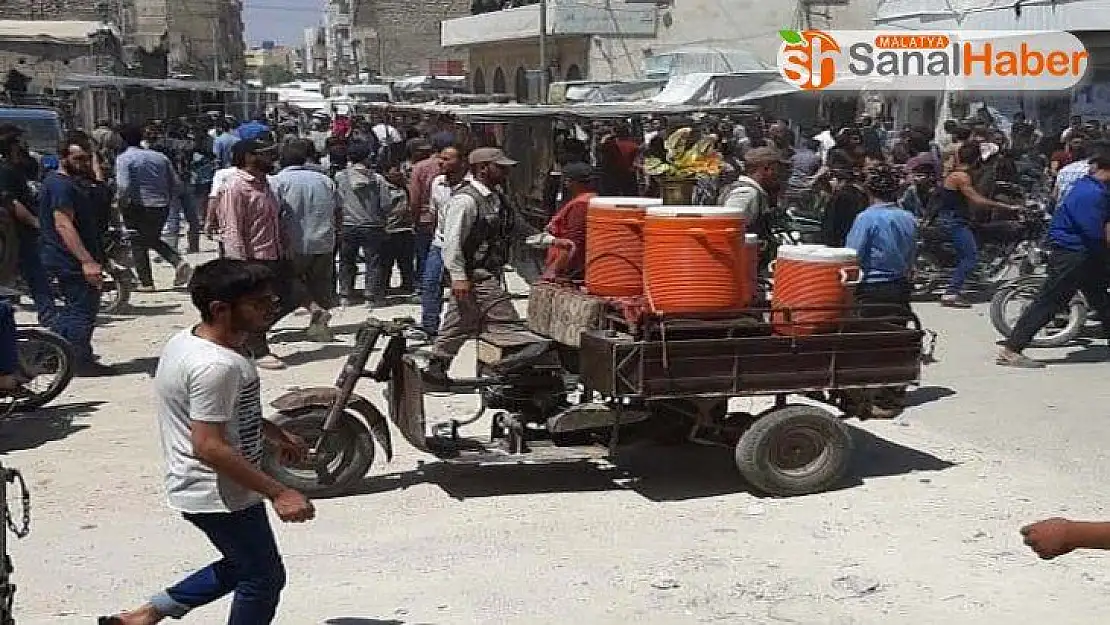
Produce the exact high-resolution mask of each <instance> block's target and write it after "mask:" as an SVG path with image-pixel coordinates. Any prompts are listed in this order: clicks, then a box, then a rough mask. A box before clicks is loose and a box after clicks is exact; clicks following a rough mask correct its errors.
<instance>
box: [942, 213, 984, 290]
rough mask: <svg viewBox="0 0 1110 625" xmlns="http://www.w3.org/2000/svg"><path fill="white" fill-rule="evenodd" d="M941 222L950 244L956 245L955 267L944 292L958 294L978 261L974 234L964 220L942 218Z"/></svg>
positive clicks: (977, 249)
mask: <svg viewBox="0 0 1110 625" xmlns="http://www.w3.org/2000/svg"><path fill="white" fill-rule="evenodd" d="M942 223H943V224H944V225H945V226H946V227H947V228H948V231H949V233H950V236H951V237H952V245H954V246H955V247H956V267H955V269H953V270H952V280H951V282H949V283H948V289H947V290H945V294H946V295H959V294H960V292H961V291H963V289H964V283H965V282H967V277H968V276H969V275H971V272H972V271H974V270H975V265H976V263H977V262H978V261H979V248H978V247H977V246H976V244H975V235H974V234H973V233H972V232H971V227H970V226H968V225H967V222H966V221H963V220H960V219H944V220H942Z"/></svg>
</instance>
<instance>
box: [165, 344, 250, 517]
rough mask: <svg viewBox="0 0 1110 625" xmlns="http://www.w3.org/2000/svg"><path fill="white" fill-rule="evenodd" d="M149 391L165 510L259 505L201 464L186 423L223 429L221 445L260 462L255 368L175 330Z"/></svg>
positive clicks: (241, 358) (204, 510) (240, 488)
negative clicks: (162, 463) (154, 400)
mask: <svg viewBox="0 0 1110 625" xmlns="http://www.w3.org/2000/svg"><path fill="white" fill-rule="evenodd" d="M154 387H155V393H156V394H157V396H158V425H159V428H160V429H161V432H162V452H163V454H164V455H165V459H166V491H167V494H168V499H169V504H170V507H171V508H174V509H175V510H179V511H181V512H189V513H211V512H235V511H238V510H243V509H245V508H249V507H251V506H253V505H255V504H257V503H259V502H261V501H262V496H261V495H260V494H259V493H256V492H253V491H251V490H248V489H246V488H244V487H243V486H240V485H239V484H237V483H236V482H234V481H232V480H231V479H229V478H226V477H223V476H221V475H219V474H217V473H216V472H215V471H214V470H213V469H212V468H210V467H208V466H207V465H205V464H204V463H203V462H201V461H200V460H199V459H198V458H197V457H196V456H195V455H194V454H193V443H192V438H191V432H192V422H193V421H201V422H204V423H223V424H224V425H225V428H226V431H225V437H226V440H227V442H228V444H230V445H231V447H232V448H233V449H236V450H238V451H239V453H240V454H242V455H243V457H244V458H246V459H247V460H249V461H250V462H253V463H255V464H258V463H259V461H260V460H261V459H262V396H261V388H260V384H259V380H258V370H257V369H255V366H254V363H252V362H251V361H250V360H248V359H247V358H246V357H245V356H243V355H241V354H239V353H237V352H235V351H233V350H230V349H228V348H226V347H223V346H221V345H217V344H216V343H213V342H212V341H209V340H207V339H203V338H200V337H199V336H196V335H195V334H193V330H192V329H187V330H182V331H181V332H179V333H177V334H176V335H174V337H173V338H171V339H170V340H169V341H168V342H167V343H166V346H165V348H164V349H163V350H162V357H161V358H160V359H159V360H158V370H157V372H156V373H155V374H154Z"/></svg>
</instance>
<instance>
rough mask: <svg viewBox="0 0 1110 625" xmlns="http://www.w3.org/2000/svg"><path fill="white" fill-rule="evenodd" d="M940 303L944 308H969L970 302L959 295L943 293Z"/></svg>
mask: <svg viewBox="0 0 1110 625" xmlns="http://www.w3.org/2000/svg"><path fill="white" fill-rule="evenodd" d="M940 305H941V306H944V307H945V308H971V302H969V301H967V300H966V299H964V298H963V297H961V296H959V295H945V296H943V297H941V298H940Z"/></svg>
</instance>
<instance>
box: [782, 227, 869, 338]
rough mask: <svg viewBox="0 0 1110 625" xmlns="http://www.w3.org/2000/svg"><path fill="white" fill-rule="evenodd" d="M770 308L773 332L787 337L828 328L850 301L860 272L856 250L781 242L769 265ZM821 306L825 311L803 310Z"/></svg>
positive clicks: (831, 327)
mask: <svg viewBox="0 0 1110 625" xmlns="http://www.w3.org/2000/svg"><path fill="white" fill-rule="evenodd" d="M772 277H773V279H774V289H773V292H772V302H771V308H773V309H775V312H774V313H773V314H772V321H773V323H774V329H775V333H776V334H784V335H788V336H796V335H806V334H815V333H817V332H822V331H827V330H831V329H833V328H834V327H835V325H836V320H837V319H838V318H840V317H842V316H843V315H844V313H843V312H842V311H839V310H835V308H836V307H838V306H848V305H850V304H851V303H852V292H853V287H854V286H855V285H856V284H858V283H859V279H860V272H859V264H858V260H857V257H856V251H855V250H853V249H848V248H841V247H824V246H817V245H783V246H781V247H779V249H778V254H777V256H776V258H775V262H774V264H773V265H772ZM812 308H825V310H807V309H812Z"/></svg>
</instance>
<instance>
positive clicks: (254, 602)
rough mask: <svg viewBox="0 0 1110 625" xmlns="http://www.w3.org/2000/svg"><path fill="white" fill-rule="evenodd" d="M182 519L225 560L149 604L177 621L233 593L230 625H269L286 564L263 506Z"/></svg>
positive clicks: (197, 573)
mask: <svg viewBox="0 0 1110 625" xmlns="http://www.w3.org/2000/svg"><path fill="white" fill-rule="evenodd" d="M184 516H185V520H187V521H189V522H190V523H192V524H193V525H195V526H196V527H197V528H198V529H199V530H200V531H202V532H204V535H205V536H207V537H208V540H209V541H211V542H212V544H213V545H214V546H215V547H216V549H217V550H219V552H220V555H222V556H223V558H221V559H220V560H218V561H216V562H213V563H212V564H209V565H208V566H206V567H204V568H203V569H201V570H199V571H197V572H196V573H193V574H192V575H190V576H189V577H186V578H185V579H183V580H181V581H180V582H178V583H177V584H176V585H174V586H172V587H170V588H167V589H166V591H165V592H162V593H159V594H158V595H156V596H155V597H153V598H152V599H151V601H150V602H151V604H152V605H153V606H154V607H155V609H157V610H158V612H159V613H160V614H164V615H165V616H169V617H171V618H176V619H180V618H182V617H183V616H185V615H186V614H187V613H189V612H190V611H191V610H193V609H194V608H199V607H201V606H203V605H208V604H209V603H212V602H213V601H216V600H218V599H220V598H222V597H224V596H225V595H227V594H228V593H230V592H234V593H235V598H234V599H233V600H232V602H231V613H230V614H229V615H228V618H227V623H228V625H266V624H267V623H271V622H273V620H274V614H275V613H276V612H277V606H278V601H280V599H281V591H282V589H283V588H285V565H284V564H282V561H281V554H280V553H278V547H277V542H276V541H275V540H274V532H273V530H272V529H271V528H270V520H269V519H268V518H267V517H266V508H265V506H263V505H262V504H256V505H254V506H251V507H250V508H247V509H246V510H240V511H238V512H223V513H208V514H185V515H184Z"/></svg>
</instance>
